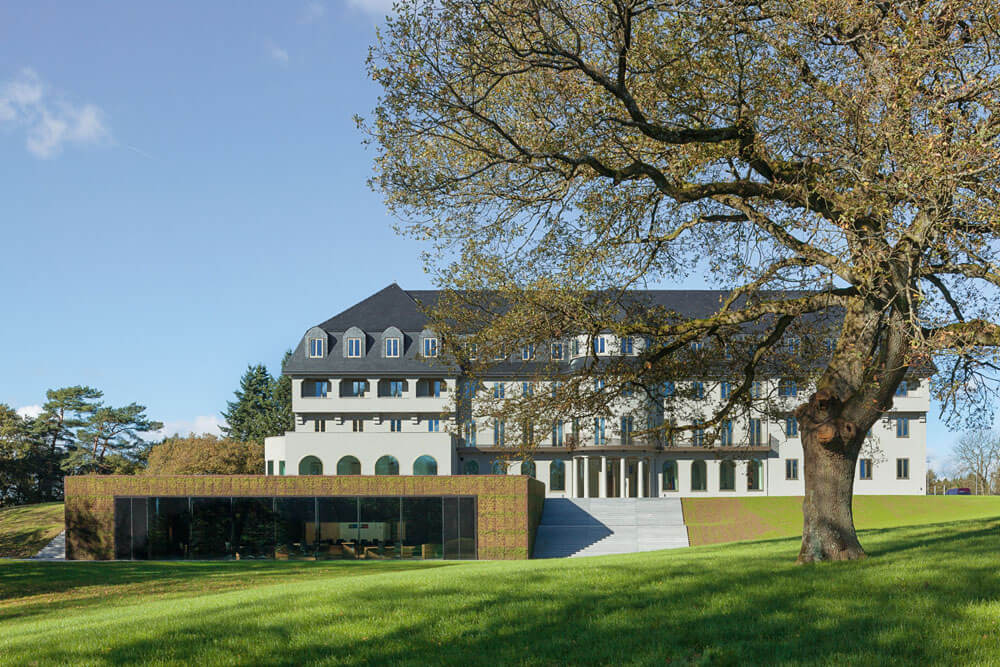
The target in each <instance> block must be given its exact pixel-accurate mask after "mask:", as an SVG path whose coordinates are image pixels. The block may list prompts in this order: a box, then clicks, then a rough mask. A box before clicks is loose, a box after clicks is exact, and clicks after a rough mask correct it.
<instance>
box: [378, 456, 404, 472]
mask: <svg viewBox="0 0 1000 667" xmlns="http://www.w3.org/2000/svg"><path fill="white" fill-rule="evenodd" d="M375 474H376V475H398V474H399V461H397V460H396V457H395V456H389V455H388V454H387V455H385V456H383V457H382V458H380V459H379V460H378V461H376V462H375Z"/></svg>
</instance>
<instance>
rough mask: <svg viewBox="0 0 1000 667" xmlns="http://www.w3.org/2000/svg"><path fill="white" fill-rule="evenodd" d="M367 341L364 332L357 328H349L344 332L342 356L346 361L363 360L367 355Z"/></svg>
mask: <svg viewBox="0 0 1000 667" xmlns="http://www.w3.org/2000/svg"><path fill="white" fill-rule="evenodd" d="M367 342H368V341H367V340H366V339H365V332H364V331H362V330H361V329H359V328H357V327H351V328H350V329H348V330H347V331H345V332H344V344H343V345H342V346H341V347H342V348H343V350H344V356H345V357H346V358H348V359H364V357H365V355H366V354H367V352H368V350H367V347H368V345H367Z"/></svg>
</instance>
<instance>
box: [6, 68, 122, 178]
mask: <svg viewBox="0 0 1000 667" xmlns="http://www.w3.org/2000/svg"><path fill="white" fill-rule="evenodd" d="M0 126H7V127H11V128H15V129H17V130H20V131H23V132H24V133H25V148H27V149H28V152H29V153H31V154H32V155H34V156H35V157H37V158H41V159H49V158H53V157H55V156H57V155H59V153H61V152H62V150H63V148H64V147H65V146H66V145H67V144H76V145H81V146H83V145H96V144H99V143H102V142H104V141H105V140H107V139H109V138H110V136H111V132H110V131H109V130H108V127H107V125H106V123H105V121H104V113H103V112H102V111H101V109H100V108H98V107H97V106H95V105H93V104H83V105H75V104H72V103H71V102H69V101H67V100H66V99H65V97H64V96H62V95H60V94H58V93H54V92H53V91H52V90H51V88H50V87H49V86H48V85H47V84H46V83H45V82H44V81H42V79H41V77H39V76H38V74H37V73H35V71H34V70H32V69H27V68H26V69H23V70H21V71H20V72H18V74H17V76H15V77H14V78H13V79H11V80H9V81H7V82H5V83H4V84H3V85H2V87H0Z"/></svg>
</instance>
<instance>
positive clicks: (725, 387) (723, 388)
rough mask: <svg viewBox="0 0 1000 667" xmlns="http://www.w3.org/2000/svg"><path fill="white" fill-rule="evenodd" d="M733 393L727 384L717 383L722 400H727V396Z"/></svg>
mask: <svg viewBox="0 0 1000 667" xmlns="http://www.w3.org/2000/svg"><path fill="white" fill-rule="evenodd" d="M732 391H733V386H732V385H731V384H729V383H728V382H720V383H719V394H720V395H721V396H722V398H729V394H730V393H731V392H732Z"/></svg>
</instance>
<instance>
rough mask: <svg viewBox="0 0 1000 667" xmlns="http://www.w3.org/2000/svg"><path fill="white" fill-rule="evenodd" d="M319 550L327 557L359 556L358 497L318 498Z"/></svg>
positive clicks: (349, 557)
mask: <svg viewBox="0 0 1000 667" xmlns="http://www.w3.org/2000/svg"><path fill="white" fill-rule="evenodd" d="M317 504H318V506H319V550H320V553H321V554H325V555H326V557H329V558H348V559H351V558H359V557H360V554H359V553H358V499H357V498H356V497H353V496H352V497H350V498H319V499H318V500H317Z"/></svg>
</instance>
